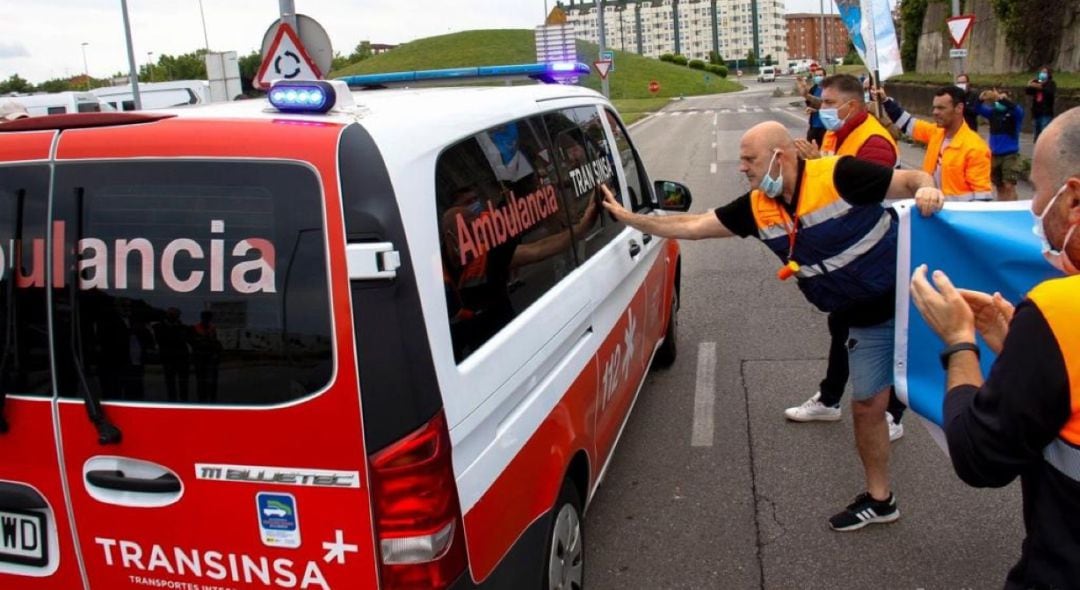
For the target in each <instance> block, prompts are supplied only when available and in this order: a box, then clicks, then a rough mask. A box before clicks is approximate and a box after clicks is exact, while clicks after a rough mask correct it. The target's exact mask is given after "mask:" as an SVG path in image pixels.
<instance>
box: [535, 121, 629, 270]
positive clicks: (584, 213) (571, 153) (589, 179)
mask: <svg viewBox="0 0 1080 590" xmlns="http://www.w3.org/2000/svg"><path fill="white" fill-rule="evenodd" d="M544 122H545V123H546V124H547V128H548V132H549V133H550V134H551V143H552V146H553V147H554V150H555V163H556V164H557V168H558V171H559V188H560V191H561V192H562V195H563V198H564V199H565V201H566V203H567V208H568V209H569V212H570V220H571V223H572V225H573V228H574V237H575V243H574V248H575V250H576V253H577V257H578V260H579V261H582V262H584V261H585V260H586V259H588V258H589V257H591V256H592V255H593V254H595V253H596V252H598V251H600V249H601V248H603V247H604V246H605V245H606V244H607V243H609V242H610V241H611V240H613V239H615V236H617V235H619V233H620V232H621V231H622V230H623V228H624V227H625V226H623V224H621V223H618V222H616V221H615V220H613V219H612V218H611V216H609V215H602V214H601V213H603V211H602V206H601V204H600V202H601V201H602V200H603V196H602V195H601V193H600V189H599V186H600V185H601V184H603V185H605V186H607V187H608V188H609V189H610V190H611V192H613V193H614V194H615V195H616V198H618V196H619V193H620V192H621V191H620V188H619V182H618V177H617V176H616V172H615V165H616V161H617V160H616V159H615V158H616V156H615V155H614V154H612V153H611V150H609V149H608V147H609V145H608V142H607V141H606V140H605V137H604V127H603V124H602V123H601V121H600V111H599V110H597V108H596V107H580V108H575V109H564V110H561V111H557V112H554V113H548V114H546V115H544Z"/></svg>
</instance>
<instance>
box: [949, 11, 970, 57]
mask: <svg viewBox="0 0 1080 590" xmlns="http://www.w3.org/2000/svg"><path fill="white" fill-rule="evenodd" d="M945 22H946V23H947V24H948V25H949V36H951V37H952V42H953V46H954V47H956V48H957V49H959V48H960V47H961V46H962V45H963V44H964V41H966V40H967V36H968V33H970V32H971V24H972V23H974V22H975V15H974V14H965V15H964V16H954V17H952V18H949V19H946V20H945Z"/></svg>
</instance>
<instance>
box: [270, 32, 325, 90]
mask: <svg viewBox="0 0 1080 590" xmlns="http://www.w3.org/2000/svg"><path fill="white" fill-rule="evenodd" d="M321 78H322V72H320V71H319V68H318V66H316V65H315V62H313V61H312V60H311V57H310V56H308V54H307V51H304V45H303V43H301V42H300V38H299V37H297V36H296V33H295V32H294V31H293V30H292V27H290V26H289V25H287V24H285V23H282V24H281V25H280V26H278V30H277V33H276V34H275V35H274V40H273V41H272V42H271V43H270V50H269V51H267V52H266V55H264V56H263V61H262V64H260V65H259V73H258V74H256V76H255V80H254V81H253V84H254V85H255V86H256V87H257V88H261V89H263V90H266V89H268V88H270V83H271V82H273V81H274V80H319V79H321Z"/></svg>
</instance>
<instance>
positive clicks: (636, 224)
mask: <svg viewBox="0 0 1080 590" xmlns="http://www.w3.org/2000/svg"><path fill="white" fill-rule="evenodd" d="M600 190H601V192H602V193H603V194H604V208H605V209H607V211H608V213H610V214H611V215H612V217H614V218H615V219H616V220H617V221H620V222H622V223H625V224H626V225H629V226H630V227H632V228H634V229H637V230H641V231H642V232H644V233H647V234H652V235H654V236H659V237H662V238H676V239H680V240H701V239H704V238H727V237H731V236H733V235H735V233H734V232H732V231H731V230H729V229H728V228H727V227H725V226H724V224H723V223H720V220H719V219H718V218H717V217H716V214H715V213H713V212H712V211H706V212H704V213H697V214H687V215H664V216H660V215H640V214H637V213H631V212H630V211H627V210H626V208H625V207H623V206H622V204H621V203H619V202H618V201H616V200H615V195H614V194H612V192H611V190H610V189H608V188H607V187H606V186H604V185H600Z"/></svg>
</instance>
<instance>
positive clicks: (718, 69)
mask: <svg viewBox="0 0 1080 590" xmlns="http://www.w3.org/2000/svg"><path fill="white" fill-rule="evenodd" d="M691 67H693V66H692V65H691ZM705 71H707V72H709V73H711V74H716V75H717V76H720V77H721V78H727V75H728V69H727V67H726V66H720V65H715V64H709V65H707V66H705Z"/></svg>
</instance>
